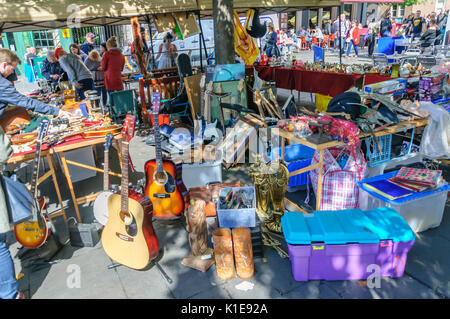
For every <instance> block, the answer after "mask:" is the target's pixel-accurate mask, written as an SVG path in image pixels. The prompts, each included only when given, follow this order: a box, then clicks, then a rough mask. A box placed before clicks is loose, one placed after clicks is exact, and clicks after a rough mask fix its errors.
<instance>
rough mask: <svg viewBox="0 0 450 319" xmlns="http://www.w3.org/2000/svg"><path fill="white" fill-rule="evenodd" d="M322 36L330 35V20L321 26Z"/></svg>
mask: <svg viewBox="0 0 450 319" xmlns="http://www.w3.org/2000/svg"><path fill="white" fill-rule="evenodd" d="M323 34H325V35H330V34H331V23H330V20H325V23H324V24H323Z"/></svg>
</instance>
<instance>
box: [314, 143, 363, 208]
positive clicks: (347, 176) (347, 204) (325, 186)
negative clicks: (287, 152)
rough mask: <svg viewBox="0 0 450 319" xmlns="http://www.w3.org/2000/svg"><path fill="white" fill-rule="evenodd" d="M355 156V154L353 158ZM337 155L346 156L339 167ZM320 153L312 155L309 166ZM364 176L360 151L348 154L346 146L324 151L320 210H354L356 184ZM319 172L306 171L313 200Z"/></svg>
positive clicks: (357, 196)
mask: <svg viewBox="0 0 450 319" xmlns="http://www.w3.org/2000/svg"><path fill="white" fill-rule="evenodd" d="M353 154H355V155H353ZM339 155H344V156H345V157H348V159H347V162H346V163H345V165H344V167H343V168H342V167H341V165H340V164H339V163H338V161H337V160H336V158H337V157H338V156H339ZM319 159H320V151H319V150H317V151H315V152H314V156H313V159H312V161H311V165H314V164H317V163H318V162H319ZM367 175H368V167H367V162H366V160H365V159H364V155H363V154H362V152H361V149H359V148H358V149H357V150H356V151H355V152H352V151H351V150H350V148H349V147H348V146H343V147H342V146H341V147H334V148H330V149H325V150H324V157H323V179H322V193H321V198H320V208H319V209H320V210H333V211H335V210H343V209H353V208H358V204H359V203H358V198H359V188H358V182H360V181H361V180H363V179H364V178H366V177H367ZM318 176H319V169H318V168H316V169H315V170H312V171H311V172H310V177H311V183H312V186H313V189H314V193H315V194H316V197H317V186H318Z"/></svg>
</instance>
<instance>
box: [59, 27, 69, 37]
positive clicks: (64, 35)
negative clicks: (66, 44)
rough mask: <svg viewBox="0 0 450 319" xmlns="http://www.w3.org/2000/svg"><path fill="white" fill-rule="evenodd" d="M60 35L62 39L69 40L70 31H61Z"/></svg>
mask: <svg viewBox="0 0 450 319" xmlns="http://www.w3.org/2000/svg"><path fill="white" fill-rule="evenodd" d="M61 33H62V36H63V37H64V38H70V29H61Z"/></svg>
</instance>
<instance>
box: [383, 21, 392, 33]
mask: <svg viewBox="0 0 450 319" xmlns="http://www.w3.org/2000/svg"><path fill="white" fill-rule="evenodd" d="M391 29H392V23H391V20H390V19H388V18H384V19H383V20H381V23H380V33H381V35H383V34H384V33H385V32H386V31H388V32H391Z"/></svg>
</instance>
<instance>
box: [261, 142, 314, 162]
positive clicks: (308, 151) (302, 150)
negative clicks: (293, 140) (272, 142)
mask: <svg viewBox="0 0 450 319" xmlns="http://www.w3.org/2000/svg"><path fill="white" fill-rule="evenodd" d="M276 154H278V158H281V147H275V148H274V149H273V150H272V152H271V153H270V160H271V161H273V160H275V159H276ZM313 156H314V149H313V148H310V147H308V146H305V145H302V144H292V145H286V146H285V147H284V160H285V162H292V161H296V160H299V159H308V158H311V159H312V158H313Z"/></svg>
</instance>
